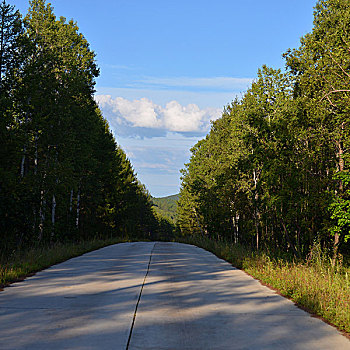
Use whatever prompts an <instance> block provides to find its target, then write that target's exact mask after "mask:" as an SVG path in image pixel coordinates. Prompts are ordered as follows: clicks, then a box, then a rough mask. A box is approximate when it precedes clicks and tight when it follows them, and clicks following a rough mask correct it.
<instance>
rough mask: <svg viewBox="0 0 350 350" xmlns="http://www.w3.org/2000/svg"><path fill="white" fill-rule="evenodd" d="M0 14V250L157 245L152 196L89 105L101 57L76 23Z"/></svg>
mask: <svg viewBox="0 0 350 350" xmlns="http://www.w3.org/2000/svg"><path fill="white" fill-rule="evenodd" d="M29 5H30V6H29V11H28V13H27V15H26V16H25V17H24V19H23V20H22V19H21V16H20V14H19V12H18V11H17V12H16V11H15V9H14V7H12V6H9V5H7V4H6V2H5V1H4V2H3V3H2V4H1V5H0V21H2V22H1V23H2V26H1V28H3V29H2V30H3V31H2V32H1V35H2V37H3V38H4V40H3V41H2V42H1V50H0V68H1V81H0V83H1V90H0V106H1V119H0V120H1V122H0V127H1V129H0V250H1V251H4V252H7V253H9V252H12V251H14V250H21V249H24V250H26V249H27V248H28V247H32V246H35V247H38V246H39V247H40V246H45V245H47V244H53V243H55V242H66V241H70V242H72V241H73V242H74V241H81V240H84V239H87V240H88V239H91V238H92V237H95V236H96V235H98V236H100V237H101V238H108V237H114V236H118V235H119V236H126V235H129V236H132V235H141V236H144V237H151V236H152V235H155V236H157V235H156V234H155V233H154V232H158V231H159V230H160V229H159V227H160V226H161V224H160V222H159V220H158V218H157V217H156V216H155V214H154V212H153V210H152V201H151V197H150V195H149V194H148V192H147V190H146V189H145V188H144V186H143V185H142V184H140V183H139V182H138V180H137V178H136V175H135V173H134V170H133V168H132V166H131V163H130V161H129V160H128V159H127V157H126V155H125V153H124V151H123V150H122V149H121V148H120V147H119V146H118V145H117V143H116V141H115V140H114V138H113V135H112V134H111V132H110V130H109V127H108V124H107V122H106V120H104V118H103V116H102V114H101V112H100V110H99V109H98V106H97V105H96V102H95V101H94V98H93V93H94V86H95V78H96V77H97V76H98V75H99V69H98V67H97V65H96V61H95V53H94V52H93V51H92V50H91V49H90V46H89V43H88V42H87V40H86V38H85V37H84V36H83V35H82V34H81V33H80V32H79V28H78V26H77V24H76V23H75V22H73V21H72V20H71V21H69V22H67V21H66V19H65V18H63V17H61V18H60V19H57V18H56V16H55V14H54V12H53V8H52V6H51V5H50V4H46V3H45V1H44V0H32V1H30V4H29Z"/></svg>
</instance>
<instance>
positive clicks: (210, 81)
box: [136, 77, 253, 91]
mask: <svg viewBox="0 0 350 350" xmlns="http://www.w3.org/2000/svg"><path fill="white" fill-rule="evenodd" d="M252 82H253V78H232V77H210V78H191V77H174V78H159V77H145V78H143V79H139V80H137V81H136V83H141V84H146V85H157V86H162V87H191V88H207V89H213V90H217V89H219V90H226V91H236V90H246V89H247V88H248V87H249V86H250V85H251V83H252Z"/></svg>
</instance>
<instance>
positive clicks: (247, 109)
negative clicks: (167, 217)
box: [178, 0, 350, 257]
mask: <svg viewBox="0 0 350 350" xmlns="http://www.w3.org/2000/svg"><path fill="white" fill-rule="evenodd" d="M349 50H350V2H349V1H347V0H320V1H318V2H317V5H316V7H315V12H314V27H313V29H312V31H311V33H309V34H307V35H305V36H304V37H303V38H302V39H301V43H300V47H298V48H296V49H290V50H288V51H287V52H286V53H285V54H284V57H285V61H286V70H285V71H281V70H279V69H273V68H269V67H266V66H263V67H262V68H261V69H259V71H258V77H257V79H256V80H255V81H254V82H253V84H252V85H251V87H250V88H249V90H248V91H247V92H246V93H245V94H244V95H243V97H242V98H241V99H236V100H234V101H233V102H232V103H230V104H229V105H227V106H226V108H225V109H224V112H223V114H222V117H221V118H220V119H218V120H216V121H215V122H214V123H213V124H212V127H211V130H210V133H209V134H208V135H207V137H206V138H205V139H203V140H201V141H199V142H198V143H197V144H196V145H195V146H194V147H193V148H192V149H191V151H192V157H191V160H190V163H189V164H188V165H187V166H186V167H185V169H184V170H183V172H182V174H183V176H182V188H181V194H180V200H179V211H178V215H179V216H178V223H179V226H180V228H181V231H182V233H183V234H194V235H204V236H208V237H211V238H218V239H227V240H232V241H233V242H236V243H237V242H238V243H242V244H246V245H250V246H254V247H255V248H256V249H260V248H261V247H265V248H270V249H271V248H272V249H275V248H277V249H279V250H283V251H288V252H290V253H292V254H294V255H295V256H306V254H307V253H308V252H309V249H310V247H311V246H312V245H313V244H314V243H315V242H316V241H320V242H321V243H322V245H323V246H324V247H326V248H327V249H329V251H330V252H331V254H333V256H334V257H335V255H336V254H337V252H338V251H339V249H341V251H342V252H343V253H344V252H349V242H348V239H349V237H350V233H349V228H350V174H349V162H348V160H349V146H350V138H349V136H350V135H349V131H350V79H349V78H350V56H349Z"/></svg>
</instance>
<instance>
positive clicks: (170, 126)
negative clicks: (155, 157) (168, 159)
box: [95, 95, 222, 133]
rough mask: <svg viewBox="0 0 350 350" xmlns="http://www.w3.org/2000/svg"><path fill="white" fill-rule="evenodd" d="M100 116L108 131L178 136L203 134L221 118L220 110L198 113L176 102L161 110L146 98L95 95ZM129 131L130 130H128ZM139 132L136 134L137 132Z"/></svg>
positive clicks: (195, 109) (192, 108)
mask: <svg viewBox="0 0 350 350" xmlns="http://www.w3.org/2000/svg"><path fill="white" fill-rule="evenodd" d="M95 98H96V101H97V102H98V104H99V106H100V108H101V110H102V112H103V114H104V115H105V117H106V118H107V120H108V121H109V123H110V124H111V126H112V128H114V129H116V130H117V131H118V129H120V127H122V126H123V128H124V133H125V129H126V128H125V127H127V128H131V129H132V128H135V129H136V128H148V129H156V130H163V131H171V132H180V133H191V132H192V133H193V132H196V133H206V132H207V131H208V129H209V126H210V121H211V120H215V119H217V118H218V117H220V115H221V112H222V111H221V109H218V108H204V109H200V108H199V107H198V106H197V105H196V104H189V105H187V106H183V105H181V104H180V103H179V102H177V101H171V102H168V103H167V104H166V105H165V107H163V106H161V105H158V104H155V103H154V102H152V101H151V100H149V99H147V98H141V99H139V100H133V101H131V100H127V99H125V98H122V97H116V98H114V99H113V98H112V97H111V96H110V95H96V96H95ZM130 131H131V130H130ZM139 131H140V130H139Z"/></svg>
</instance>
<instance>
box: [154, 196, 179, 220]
mask: <svg viewBox="0 0 350 350" xmlns="http://www.w3.org/2000/svg"><path fill="white" fill-rule="evenodd" d="M178 200H179V195H178V194H174V195H171V196H166V197H161V198H152V201H153V205H154V209H155V211H156V212H157V213H159V214H160V215H161V216H163V217H164V218H166V219H168V220H169V221H170V222H172V223H174V224H175V223H176V210H177V201H178Z"/></svg>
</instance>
